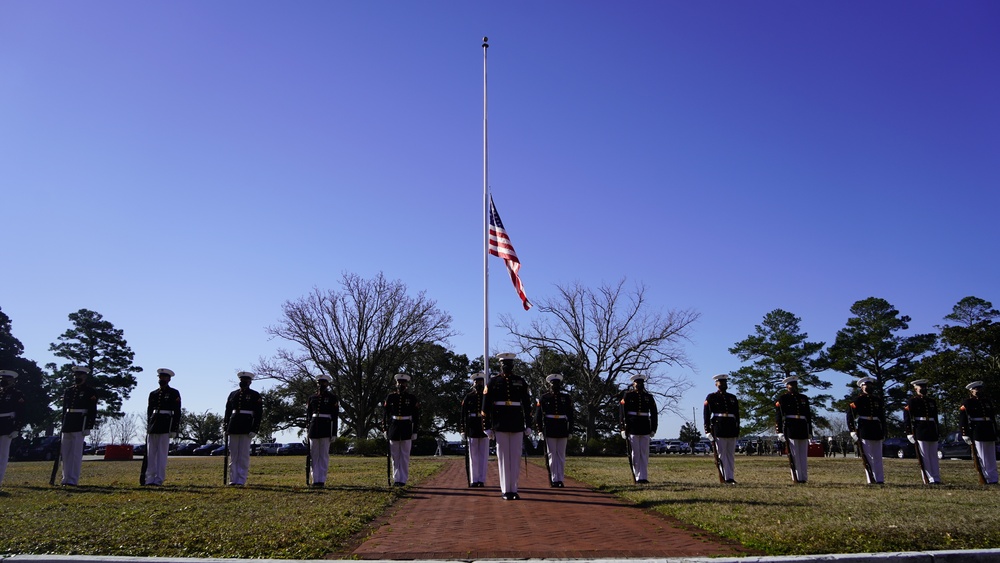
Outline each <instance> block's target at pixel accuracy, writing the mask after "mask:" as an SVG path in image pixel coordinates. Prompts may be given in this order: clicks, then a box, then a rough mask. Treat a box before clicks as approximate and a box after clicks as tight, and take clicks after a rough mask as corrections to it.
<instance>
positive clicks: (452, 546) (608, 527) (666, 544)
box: [338, 459, 757, 560]
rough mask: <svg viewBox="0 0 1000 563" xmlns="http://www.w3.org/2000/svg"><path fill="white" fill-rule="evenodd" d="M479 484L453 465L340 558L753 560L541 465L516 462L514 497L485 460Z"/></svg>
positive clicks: (459, 464)
mask: <svg viewBox="0 0 1000 563" xmlns="http://www.w3.org/2000/svg"><path fill="white" fill-rule="evenodd" d="M486 482H487V487H485V488H482V489H470V488H468V487H467V486H466V477H465V468H464V465H463V461H462V460H461V459H457V460H449V461H447V462H446V464H445V467H443V468H442V470H441V472H440V473H438V474H437V475H435V476H434V477H432V478H431V479H429V480H427V481H425V482H424V483H421V484H420V485H417V486H414V487H411V488H409V489H408V490H407V493H406V498H405V499H403V500H401V501H400V502H399V503H397V505H396V506H395V507H394V509H393V511H392V513H391V514H389V515H388V516H386V517H384V518H382V519H380V520H378V521H376V522H375V523H373V528H372V529H371V531H370V535H369V536H367V538H365V539H364V540H363V543H361V544H360V545H358V546H357V548H355V549H354V550H353V551H351V552H349V553H345V554H338V555H340V556H351V557H356V558H360V559H383V560H389V559H396V560H398V559H432V560H441V559H466V560H468V559H499V558H506V559H528V558H535V559H540V558H546V559H581V558H583V559H594V558H615V559H618V558H634V557H645V558H650V557H652V558H664V557H706V556H712V557H718V556H727V555H728V556H740V555H751V554H755V553H757V552H754V551H752V550H750V549H747V548H745V547H743V546H742V545H740V544H738V543H736V542H733V541H730V540H726V539H723V538H720V537H718V536H715V535H714V534H710V533H708V532H706V531H704V530H700V529H698V528H694V527H692V526H689V525H687V524H684V523H682V522H680V521H678V520H676V519H673V518H670V517H667V516H663V515H660V514H657V513H655V512H652V511H648V510H643V509H640V508H637V507H635V506H631V505H629V504H626V503H624V502H622V501H620V500H618V499H617V498H615V497H613V496H611V495H607V494H603V493H598V492H594V491H592V490H590V488H589V487H587V486H586V485H584V484H583V483H580V482H579V481H574V480H572V479H566V481H565V483H566V487H565V488H562V489H553V488H550V487H549V486H548V475H547V473H546V471H545V467H544V466H541V465H535V464H534V463H532V464H531V465H530V466H529V468H528V470H527V472H526V471H525V468H524V465H523V464H522V465H521V478H520V485H519V487H518V492H519V494H520V496H521V500H516V501H505V500H503V499H501V498H500V489H499V487H498V486H497V482H498V478H497V467H496V461H495V459H494V460H491V463H490V465H489V476H488V478H487V481H486Z"/></svg>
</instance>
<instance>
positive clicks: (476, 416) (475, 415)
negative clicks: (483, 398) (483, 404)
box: [469, 412, 479, 418]
mask: <svg viewBox="0 0 1000 563" xmlns="http://www.w3.org/2000/svg"><path fill="white" fill-rule="evenodd" d="M469 418H479V413H477V412H470V413H469Z"/></svg>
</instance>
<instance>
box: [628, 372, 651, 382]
mask: <svg viewBox="0 0 1000 563" xmlns="http://www.w3.org/2000/svg"><path fill="white" fill-rule="evenodd" d="M646 379H647V377H646V376H645V375H642V374H641V373H637V374H635V375H633V376H632V377H630V378H629V381H646Z"/></svg>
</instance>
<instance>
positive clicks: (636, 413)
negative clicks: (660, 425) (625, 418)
mask: <svg viewBox="0 0 1000 563" xmlns="http://www.w3.org/2000/svg"><path fill="white" fill-rule="evenodd" d="M625 414H627V415H629V416H649V413H648V412H635V411H629V412H627V413H625Z"/></svg>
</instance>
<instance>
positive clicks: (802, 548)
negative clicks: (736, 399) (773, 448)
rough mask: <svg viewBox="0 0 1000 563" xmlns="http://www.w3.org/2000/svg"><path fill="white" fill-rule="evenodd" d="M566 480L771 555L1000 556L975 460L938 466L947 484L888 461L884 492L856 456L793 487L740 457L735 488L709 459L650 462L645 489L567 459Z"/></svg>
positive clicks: (815, 469)
mask: <svg viewBox="0 0 1000 563" xmlns="http://www.w3.org/2000/svg"><path fill="white" fill-rule="evenodd" d="M566 470H567V474H569V476H571V477H573V478H575V479H579V480H581V481H584V482H587V483H589V484H591V485H592V486H594V487H595V488H597V489H598V490H602V491H605V492H608V493H612V494H615V495H617V496H619V497H622V498H624V499H627V500H629V501H631V502H633V503H635V504H638V505H640V506H643V507H647V508H650V509H653V510H656V511H658V512H661V513H663V514H667V515H670V516H673V517H675V518H677V519H679V520H682V521H684V522H687V523H690V524H693V525H695V526H698V527H700V528H703V529H705V530H709V531H712V532H715V533H716V534H718V535H720V536H723V537H726V538H731V539H734V540H737V541H739V542H740V543H742V544H743V545H745V546H747V547H751V548H754V549H758V550H760V551H763V552H765V553H767V554H769V555H787V554H818V553H858V552H879V551H914V550H942V549H973V548H1000V522H998V516H1000V489H998V488H997V487H996V486H991V487H984V486H982V485H980V484H979V481H978V479H977V477H976V474H975V469H973V466H972V462H971V461H962V460H942V461H941V478H942V480H943V481H944V482H945V483H947V484H946V485H936V486H928V485H923V484H921V483H920V474H919V472H918V470H917V462H916V460H913V459H886V460H885V478H886V483H887V484H886V485H883V486H881V487H880V486H869V485H865V484H864V469H863V466H862V464H861V460H860V459H858V458H853V457H848V458H809V482H808V483H806V484H794V483H792V482H791V477H790V476H789V471H788V463H787V458H784V457H757V456H750V457H747V456H737V459H736V480H737V481H738V482H739V484H738V485H736V486H723V485H720V484H719V481H718V477H717V474H716V473H715V466H714V462H713V459H712V456H691V455H684V456H679V455H674V456H651V459H650V471H649V475H650V477H649V480H650V481H651V483H650V484H649V485H636V484H634V483H632V481H631V475H630V473H629V469H628V461H627V460H625V459H624V458H570V459H569V460H568V461H567V463H566Z"/></svg>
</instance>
